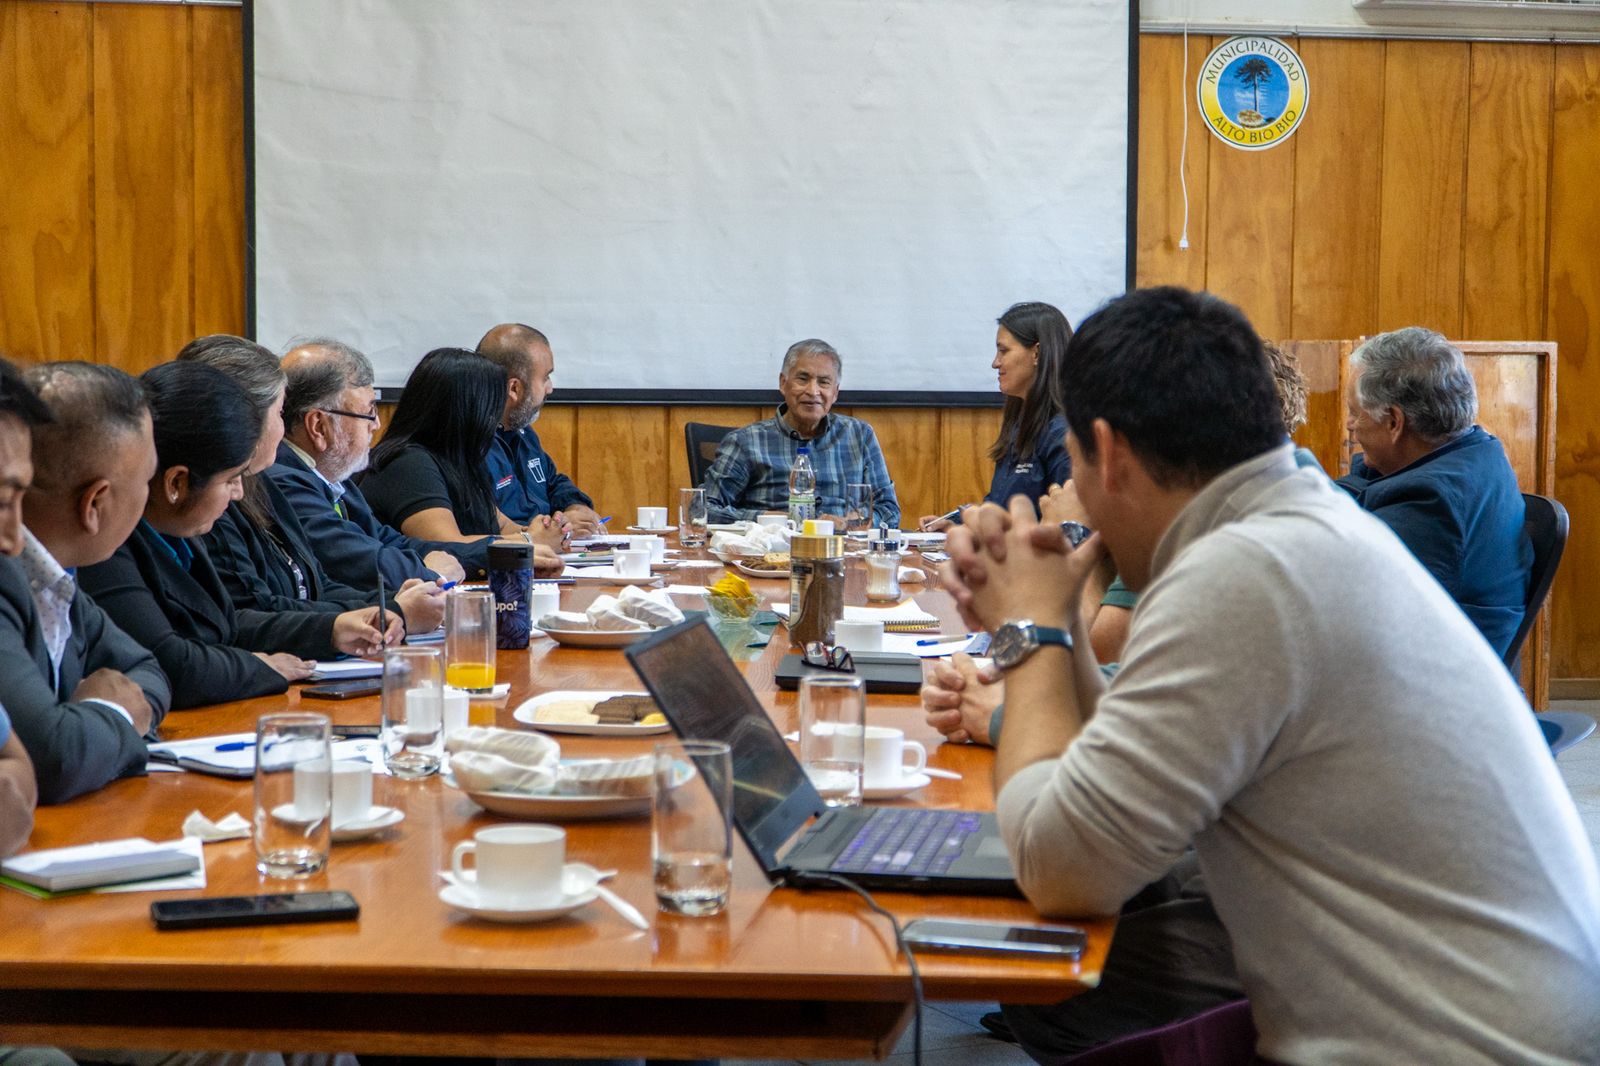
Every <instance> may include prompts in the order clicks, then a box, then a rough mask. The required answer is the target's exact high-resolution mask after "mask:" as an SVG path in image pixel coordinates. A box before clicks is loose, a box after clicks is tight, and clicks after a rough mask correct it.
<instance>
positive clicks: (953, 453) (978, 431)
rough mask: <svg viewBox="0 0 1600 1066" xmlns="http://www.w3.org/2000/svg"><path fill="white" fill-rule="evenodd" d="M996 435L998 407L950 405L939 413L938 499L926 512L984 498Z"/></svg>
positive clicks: (998, 422)
mask: <svg viewBox="0 0 1600 1066" xmlns="http://www.w3.org/2000/svg"><path fill="white" fill-rule="evenodd" d="M999 435H1000V412H999V411H998V410H995V409H992V408H991V409H983V408H978V409H971V408H967V409H954V408H952V409H951V410H948V411H941V412H940V413H939V502H938V503H937V504H935V505H934V508H933V510H932V511H930V512H926V513H928V514H944V513H945V512H946V511H949V510H952V509H954V508H955V507H957V506H959V505H960V504H963V503H977V502H978V501H980V500H982V499H983V494H984V493H986V492H988V491H989V483H990V481H991V480H992V479H993V478H994V463H993V462H992V461H991V460H990V459H989V446H990V445H991V444H993V443H994V440H995V438H996V437H997V436H999ZM891 469H892V468H891ZM910 517H912V518H922V517H923V515H921V514H918V515H912V516H910Z"/></svg>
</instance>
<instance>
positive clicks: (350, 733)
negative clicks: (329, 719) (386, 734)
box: [333, 722, 383, 740]
mask: <svg viewBox="0 0 1600 1066" xmlns="http://www.w3.org/2000/svg"><path fill="white" fill-rule="evenodd" d="M333 735H334V737H335V738H336V739H339V740H367V739H369V738H375V737H381V736H383V726H381V725H379V724H378V723H377V722H353V723H351V724H349V725H338V724H337V723H335V725H334V727H333Z"/></svg>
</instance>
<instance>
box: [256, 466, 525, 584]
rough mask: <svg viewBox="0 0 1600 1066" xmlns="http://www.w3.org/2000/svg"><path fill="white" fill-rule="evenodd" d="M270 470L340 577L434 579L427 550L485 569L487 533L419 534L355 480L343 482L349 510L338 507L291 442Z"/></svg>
mask: <svg viewBox="0 0 1600 1066" xmlns="http://www.w3.org/2000/svg"><path fill="white" fill-rule="evenodd" d="M266 476H267V477H268V478H269V479H270V480H271V481H272V482H273V483H274V484H276V485H277V487H278V488H279V490H280V491H282V493H283V496H284V498H285V499H286V500H288V501H289V505H290V506H291V507H293V508H294V511H295V514H296V516H297V517H298V518H299V520H300V526H301V528H302V529H303V530H305V535H306V541H307V543H308V544H310V546H311V549H312V551H313V552H314V553H315V554H316V557H317V561H318V562H319V563H321V564H322V568H323V570H324V571H325V572H326V573H327V575H328V576H329V577H331V578H332V579H333V580H335V581H341V582H343V583H344V584H346V585H350V586H351V587H353V588H358V589H366V590H369V591H372V590H375V589H376V588H377V584H376V582H375V581H374V580H373V573H374V571H376V572H378V573H381V574H383V580H384V584H385V585H386V586H387V587H388V588H391V589H397V588H399V587H400V585H401V584H402V583H403V582H405V581H406V580H408V579H410V578H414V577H417V578H422V579H423V580H426V581H431V580H433V579H434V578H435V577H437V576H438V575H437V574H435V573H434V572H433V571H432V570H429V569H428V567H427V565H426V564H425V563H424V562H423V561H422V557H423V556H424V555H426V554H427V553H428V552H432V551H444V552H449V553H450V554H451V555H454V556H455V557H456V558H458V559H460V560H461V565H462V567H463V568H464V569H466V570H467V571H468V572H469V573H472V572H475V571H480V570H484V569H486V568H487V566H488V562H489V542H490V541H491V540H493V539H494V538H493V537H485V538H484V539H483V540H481V541H476V542H474V543H472V544H451V543H445V542H442V541H431V540H418V539H416V538H414V537H408V536H406V535H405V534H404V533H401V532H400V531H399V530H398V529H394V528H393V527H391V526H386V525H384V524H383V523H382V522H380V521H378V519H377V516H375V515H374V514H373V513H372V508H371V507H370V506H369V505H368V504H367V499H366V497H365V496H363V495H362V494H361V490H360V489H359V488H357V487H356V484H355V482H353V481H346V482H345V483H344V495H343V496H342V497H341V500H342V504H343V508H344V514H343V515H342V516H341V515H340V514H339V512H338V511H336V510H335V509H334V497H333V490H332V489H331V488H329V487H328V483H327V482H326V481H324V480H322V477H321V476H320V475H319V474H317V472H316V471H314V470H312V469H311V468H310V467H309V466H307V465H306V464H305V460H303V459H301V458H300V456H298V455H296V454H295V451H294V449H293V448H291V447H289V445H288V444H280V445H279V446H278V461H277V462H275V463H273V464H272V466H270V467H268V468H267V472H266Z"/></svg>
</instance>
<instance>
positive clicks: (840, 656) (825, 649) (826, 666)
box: [800, 640, 856, 674]
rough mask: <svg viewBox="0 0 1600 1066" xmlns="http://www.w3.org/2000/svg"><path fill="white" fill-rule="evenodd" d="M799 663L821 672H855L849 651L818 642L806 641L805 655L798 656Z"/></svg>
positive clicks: (834, 645)
mask: <svg viewBox="0 0 1600 1066" xmlns="http://www.w3.org/2000/svg"><path fill="white" fill-rule="evenodd" d="M800 661H801V662H803V663H805V664H806V665H807V666H815V667H818V668H819V669H822V670H837V671H839V672H840V673H841V674H853V673H855V672H856V661H855V659H853V658H851V656H850V649H849V648H846V647H844V646H842V645H839V644H824V643H823V642H822V641H820V640H813V641H808V642H807V643H806V646H805V654H804V655H802V656H800Z"/></svg>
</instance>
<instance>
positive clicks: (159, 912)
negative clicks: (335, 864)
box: [150, 892, 361, 929]
mask: <svg viewBox="0 0 1600 1066" xmlns="http://www.w3.org/2000/svg"><path fill="white" fill-rule="evenodd" d="M360 914H361V907H360V905H359V904H357V903H356V900H355V897H354V896H352V895H351V894H350V893H348V892H282V893H278V894H275V895H269V896H212V897H211V898H209V899H162V900H157V901H156V902H154V903H152V904H150V918H151V920H152V921H154V922H155V923H156V928H157V929H210V928H212V927H214V926H219V925H285V924H288V923H290V922H339V921H348V920H351V919H354V918H357V917H359V916H360Z"/></svg>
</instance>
